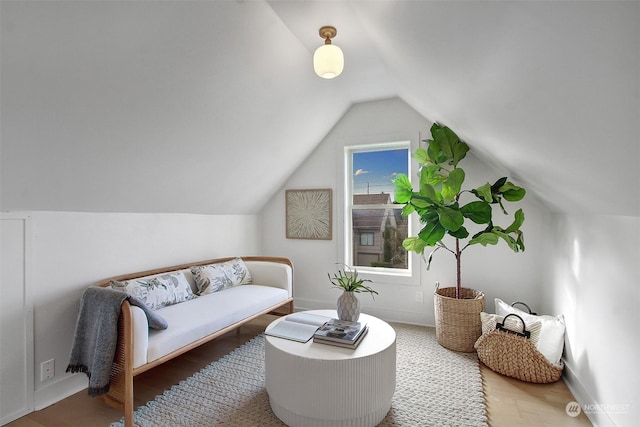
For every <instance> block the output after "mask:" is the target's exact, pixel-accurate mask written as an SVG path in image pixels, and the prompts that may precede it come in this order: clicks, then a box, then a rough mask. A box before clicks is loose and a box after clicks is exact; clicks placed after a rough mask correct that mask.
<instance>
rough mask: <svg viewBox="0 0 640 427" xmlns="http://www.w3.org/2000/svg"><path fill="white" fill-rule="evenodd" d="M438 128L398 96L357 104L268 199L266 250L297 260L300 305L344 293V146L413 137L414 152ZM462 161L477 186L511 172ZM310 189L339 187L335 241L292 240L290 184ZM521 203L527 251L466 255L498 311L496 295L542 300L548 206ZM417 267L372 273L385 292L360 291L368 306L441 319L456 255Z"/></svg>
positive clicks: (470, 279)
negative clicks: (333, 277)
mask: <svg viewBox="0 0 640 427" xmlns="http://www.w3.org/2000/svg"><path fill="white" fill-rule="evenodd" d="M430 127H431V123H430V122H428V121H427V120H426V119H425V118H423V117H422V116H420V115H419V114H417V113H416V112H415V111H414V110H413V109H412V108H410V107H409V106H408V105H407V104H406V103H404V102H403V101H402V100H400V99H397V98H394V99H386V100H379V101H374V102H368V103H362V104H356V105H353V106H352V107H351V109H350V110H349V111H347V113H346V114H345V115H344V117H343V118H342V120H341V121H340V122H338V123H337V124H336V126H335V127H334V129H333V130H332V131H331V132H330V133H329V134H328V135H327V136H326V137H325V139H324V140H323V141H322V143H321V144H320V145H319V146H318V148H317V149H316V150H315V152H314V153H313V154H312V155H311V156H310V157H309V158H308V159H307V160H306V161H305V162H304V163H303V164H301V165H300V167H299V168H298V170H297V171H296V173H295V174H294V175H293V176H292V177H291V178H290V179H289V180H288V181H287V183H286V184H285V186H284V187H283V188H282V189H280V191H279V192H278V193H277V194H276V196H275V197H274V198H273V200H271V201H270V202H269V203H268V204H267V205H266V206H265V208H264V209H263V212H262V232H263V239H262V242H263V245H264V251H265V253H275V254H284V255H285V256H288V257H290V258H291V259H292V260H293V262H294V268H295V273H294V279H295V290H294V293H295V299H296V304H297V306H298V307H299V308H327V307H334V306H335V301H336V299H337V297H338V296H339V291H338V290H334V289H330V283H329V280H328V278H327V273H329V272H334V271H335V270H336V265H335V263H336V262H343V256H342V253H343V248H342V242H343V226H344V220H343V216H342V209H343V206H344V203H343V200H344V191H343V188H344V187H343V181H344V179H343V167H344V166H343V152H344V147H345V146H348V145H359V144H368V143H375V142H390V141H406V140H410V141H411V142H412V147H413V148H412V151H414V150H415V148H416V147H417V143H418V139H425V138H427V137H428V135H429V128H430ZM419 133H420V134H421V137H419ZM472 151H473V148H472ZM460 166H462V167H463V168H464V169H465V171H466V172H467V176H468V178H467V183H468V185H469V186H472V185H473V186H475V184H477V185H482V184H484V183H485V182H486V181H488V180H489V181H491V182H492V183H493V182H494V181H495V180H496V179H497V178H499V177H501V176H504V175H502V173H504V171H496V170H494V169H492V168H489V169H487V166H486V165H484V164H483V163H482V162H481V161H479V160H478V159H477V158H476V157H474V156H473V155H472V154H470V155H469V156H468V159H465V160H464V161H463V164H461V165H460ZM415 170H416V169H415V165H414V171H415ZM302 188H332V189H333V190H334V204H333V206H334V210H333V239H332V240H331V241H313V240H293V239H286V237H285V201H284V196H285V190H286V189H302ZM519 206H520V207H523V209H524V211H525V214H526V221H525V225H524V227H523V229H524V231H525V241H526V244H527V250H526V252H525V253H523V254H515V253H513V252H512V251H511V250H510V249H509V248H508V247H506V246H504V247H503V246H495V247H488V248H483V247H480V246H478V247H471V248H469V250H468V251H466V252H465V253H464V254H463V265H462V275H463V276H462V277H463V286H466V287H472V288H475V289H479V290H481V291H483V292H485V294H486V296H487V309H488V310H491V311H492V310H493V298H494V297H500V298H503V299H505V300H507V301H515V300H524V301H528V302H530V303H531V304H532V305H533V306H534V307H535V306H537V305H539V303H540V300H539V292H538V288H539V284H540V282H541V277H542V272H541V269H540V265H541V262H540V261H541V256H542V251H543V247H542V244H543V240H541V239H539V236H540V234H541V230H542V223H541V221H542V219H543V215H542V212H544V209H542V207H541V206H540V204H539V203H538V202H537V201H536V199H535V198H534V197H533V196H527V198H526V199H525V201H524V203H522V204H520V205H519ZM507 209H508V210H510V211H511V213H513V211H515V208H513V209H510V207H509V206H507ZM496 218H498V217H497V216H496ZM496 221H499V219H498V220H496ZM497 223H498V222H497ZM504 225H505V226H506V225H508V224H504ZM415 260H416V261H417V262H419V257H415ZM415 273H416V277H415V278H414V279H413V280H412V279H409V278H407V279H405V280H400V281H395V282H394V283H391V281H390V280H386V279H384V278H381V277H380V276H372V278H373V280H374V283H373V287H374V288H375V289H376V290H377V291H378V292H379V293H380V295H379V296H376V297H375V300H372V298H371V297H369V296H368V295H366V294H363V295H361V296H360V297H359V298H360V301H361V304H362V306H363V309H362V310H363V311H364V312H368V313H371V314H374V315H378V316H380V317H382V318H384V319H387V320H399V321H404V322H411V323H419V324H428V325H433V324H434V323H435V321H434V316H433V302H432V301H433V297H432V295H433V290H434V284H435V282H436V281H437V280H438V281H440V282H441V283H442V285H443V286H444V285H446V284H453V283H455V262H454V258H453V257H452V256H450V254H449V253H445V252H444V251H439V252H438V253H436V255H435V256H434V261H433V263H432V266H431V270H430V271H428V272H427V271H426V269H425V267H424V265H420V266H418V267H417V268H415ZM416 291H423V292H424V302H422V303H418V302H416Z"/></svg>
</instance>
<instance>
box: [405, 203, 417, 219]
mask: <svg viewBox="0 0 640 427" xmlns="http://www.w3.org/2000/svg"><path fill="white" fill-rule="evenodd" d="M414 211H415V209H414V207H413V206H411V205H410V204H408V205H404V206H403V207H402V216H409V215H411V214H412V213H413V212H414Z"/></svg>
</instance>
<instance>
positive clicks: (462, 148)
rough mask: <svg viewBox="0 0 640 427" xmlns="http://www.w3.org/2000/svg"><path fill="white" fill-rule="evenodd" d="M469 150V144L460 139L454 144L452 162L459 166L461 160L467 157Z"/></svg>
mask: <svg viewBox="0 0 640 427" xmlns="http://www.w3.org/2000/svg"><path fill="white" fill-rule="evenodd" d="M468 151H469V146H468V145H467V144H466V143H465V142H462V141H459V142H458V143H457V144H456V145H454V146H453V161H452V163H451V164H452V165H453V166H457V165H458V163H459V162H460V160H462V159H464V158H465V156H466V155H467V152H468Z"/></svg>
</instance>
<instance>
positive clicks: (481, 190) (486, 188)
mask: <svg viewBox="0 0 640 427" xmlns="http://www.w3.org/2000/svg"><path fill="white" fill-rule="evenodd" d="M473 194H475V195H476V196H477V197H479V198H480V199H482V200H484V201H485V202H488V203H491V202H493V195H492V194H491V185H490V184H489V183H488V182H487V183H486V184H485V185H483V186H481V187H478V188H476V189H475V190H473Z"/></svg>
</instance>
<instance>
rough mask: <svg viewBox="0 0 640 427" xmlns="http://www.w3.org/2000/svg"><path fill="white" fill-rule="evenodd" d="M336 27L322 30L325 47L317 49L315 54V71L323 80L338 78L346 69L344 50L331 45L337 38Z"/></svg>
mask: <svg viewBox="0 0 640 427" xmlns="http://www.w3.org/2000/svg"><path fill="white" fill-rule="evenodd" d="M336 33H337V31H336V29H335V28H334V27H328V26H327V27H322V28H320V37H322V38H323V39H324V45H322V46H320V47H319V48H317V49H316V52H315V53H314V54H313V69H314V70H315V72H316V74H317V75H319V76H320V77H322V78H323V79H332V78H334V77H338V76H339V75H340V73H342V70H343V69H344V55H343V54H342V49H340V48H339V47H338V46H336V45H333V44H331V39H332V38H334V37H335V36H336Z"/></svg>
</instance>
